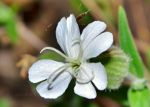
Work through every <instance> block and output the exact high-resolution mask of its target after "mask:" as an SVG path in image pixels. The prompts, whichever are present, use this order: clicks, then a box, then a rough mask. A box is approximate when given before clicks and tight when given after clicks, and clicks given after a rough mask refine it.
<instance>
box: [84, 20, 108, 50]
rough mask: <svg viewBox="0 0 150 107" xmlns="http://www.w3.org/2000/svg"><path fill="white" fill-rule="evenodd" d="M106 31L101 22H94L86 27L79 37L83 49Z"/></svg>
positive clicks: (104, 25)
mask: <svg viewBox="0 0 150 107" xmlns="http://www.w3.org/2000/svg"><path fill="white" fill-rule="evenodd" d="M105 29H106V24H105V23H104V22H101V21H94V22H92V23H90V24H89V25H87V27H86V28H85V29H84V30H83V32H82V35H81V41H82V42H83V48H84V47H86V46H87V45H88V44H89V43H90V42H91V41H92V40H93V39H94V38H95V37H96V36H98V35H99V34H100V33H101V32H103V31H104V30H105Z"/></svg>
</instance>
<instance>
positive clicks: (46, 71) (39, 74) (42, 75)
mask: <svg viewBox="0 0 150 107" xmlns="http://www.w3.org/2000/svg"><path fill="white" fill-rule="evenodd" d="M63 65H64V64H63V63H61V62H56V61H53V60H39V61H37V62H35V63H34V64H33V65H32V66H31V67H30V69H29V80H30V81H31V82H33V83H37V82H40V81H42V80H45V79H47V78H48V77H49V76H50V75H51V74H52V73H53V72H54V71H55V70H56V69H58V68H59V67H61V66H63Z"/></svg>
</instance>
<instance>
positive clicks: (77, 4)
mask: <svg viewBox="0 0 150 107" xmlns="http://www.w3.org/2000/svg"><path fill="white" fill-rule="evenodd" d="M69 3H70V6H71V8H72V9H73V10H74V12H75V13H76V14H77V15H79V14H82V13H84V12H87V11H89V10H88V9H87V8H86V7H85V6H84V4H83V3H82V0H69ZM91 21H92V17H91V16H90V15H89V14H88V15H85V16H84V17H83V18H82V19H81V22H83V23H84V24H88V23H89V22H91Z"/></svg>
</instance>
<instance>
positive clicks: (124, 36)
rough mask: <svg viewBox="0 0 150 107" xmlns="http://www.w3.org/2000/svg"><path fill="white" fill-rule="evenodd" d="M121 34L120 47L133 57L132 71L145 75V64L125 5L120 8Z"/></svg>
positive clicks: (138, 74) (141, 75) (140, 75)
mask: <svg viewBox="0 0 150 107" xmlns="http://www.w3.org/2000/svg"><path fill="white" fill-rule="evenodd" d="M119 35H120V36H119V41H120V47H121V48H122V49H123V51H124V52H125V53H126V54H128V55H129V56H130V57H131V63H130V72H131V73H133V74H134V75H136V76H137V77H139V78H142V77H143V76H144V65H143V62H142V60H141V57H140V55H139V53H138V51H137V48H136V45H135V43H134V40H133V36H132V33H131V31H130V28H129V25H128V21H127V16H126V13H125V10H124V9H123V7H120V8H119Z"/></svg>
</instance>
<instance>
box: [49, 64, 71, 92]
mask: <svg viewBox="0 0 150 107" xmlns="http://www.w3.org/2000/svg"><path fill="white" fill-rule="evenodd" d="M69 66H70V64H66V65H64V66H61V67H59V68H58V69H56V70H55V71H54V73H52V74H51V75H50V76H49V77H48V79H47V82H48V83H49V85H48V87H47V89H48V90H50V89H52V88H53V87H52V83H53V82H54V81H55V80H56V79H57V77H59V76H60V75H61V74H62V73H63V72H64V71H65V70H66V69H67V68H68V67H69Z"/></svg>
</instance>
